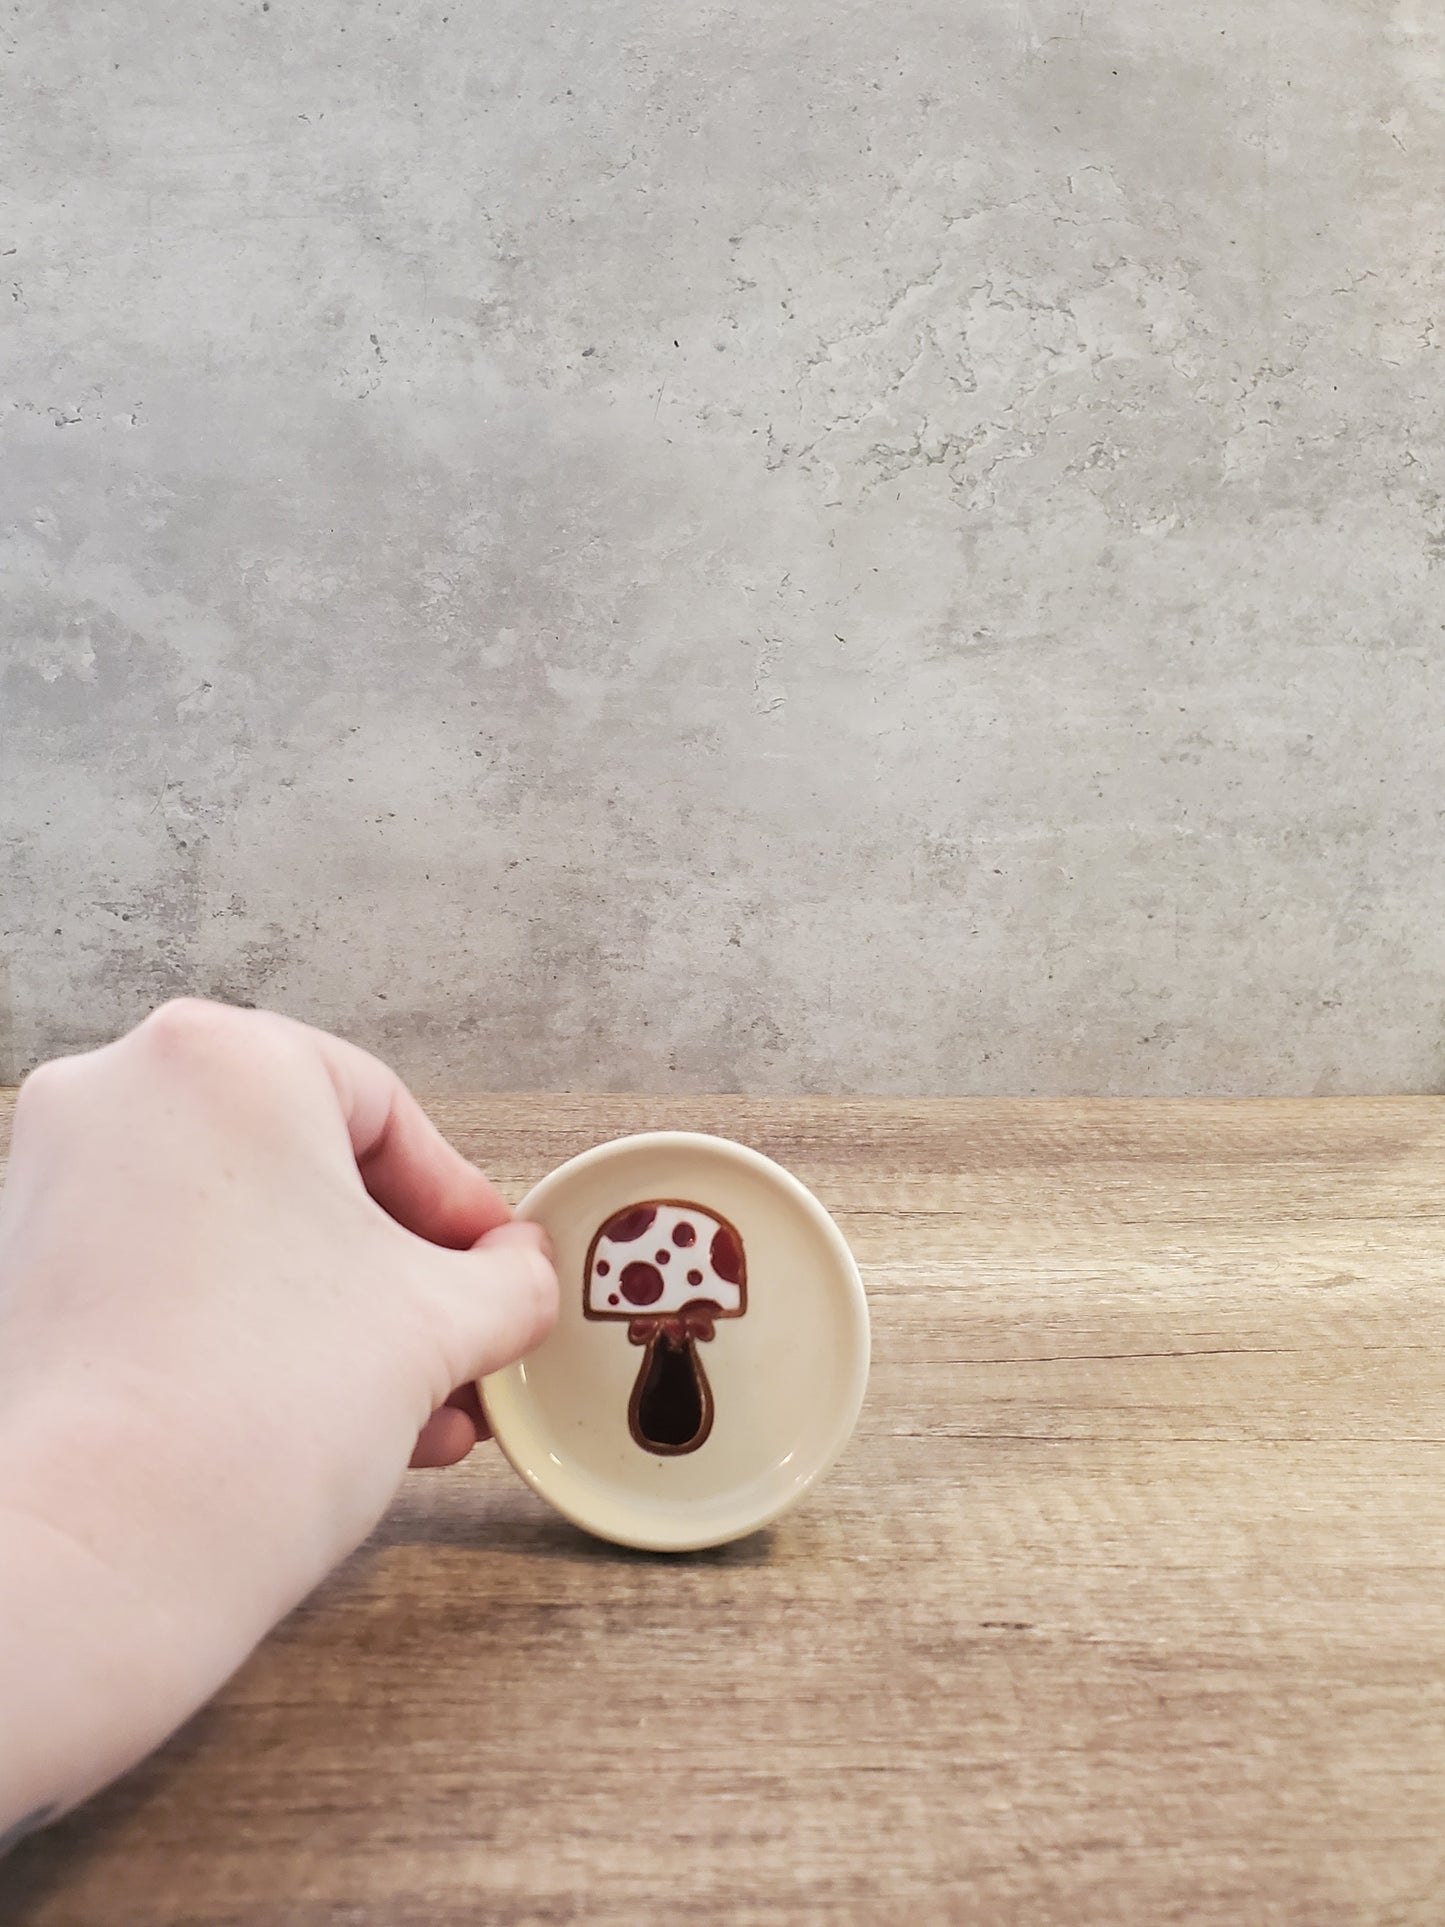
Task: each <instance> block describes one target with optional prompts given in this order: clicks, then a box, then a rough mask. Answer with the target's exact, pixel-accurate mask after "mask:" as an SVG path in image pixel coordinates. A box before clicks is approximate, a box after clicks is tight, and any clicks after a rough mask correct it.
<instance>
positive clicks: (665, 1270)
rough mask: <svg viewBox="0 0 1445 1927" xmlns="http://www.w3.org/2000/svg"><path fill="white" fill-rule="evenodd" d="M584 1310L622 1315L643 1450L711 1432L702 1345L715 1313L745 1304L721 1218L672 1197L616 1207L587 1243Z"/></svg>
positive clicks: (732, 1312)
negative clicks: (632, 1357) (636, 1356)
mask: <svg viewBox="0 0 1445 1927" xmlns="http://www.w3.org/2000/svg"><path fill="white" fill-rule="evenodd" d="M582 1289H583V1296H582V1311H583V1316H584V1317H586V1318H596V1319H613V1320H616V1321H618V1322H622V1323H625V1324H626V1326H627V1336H628V1338H629V1340H630V1341H631V1342H632V1344H634V1345H639V1346H641V1347H642V1362H641V1364H640V1365H639V1367H638V1372H637V1382H636V1383H635V1384H634V1386H633V1388H632V1397H631V1399H630V1401H629V1403H628V1407H627V1423H628V1429H629V1430H630V1431H631V1433H632V1436H633V1438H634V1439H635V1440H636V1441H637V1443H638V1444H639V1445H640V1446H641V1447H642V1449H643V1450H644V1451H645V1452H656V1453H660V1454H662V1455H664V1456H667V1457H676V1456H677V1455H678V1454H680V1453H683V1452H695V1451H696V1450H697V1449H698V1447H699V1446H700V1445H702V1444H704V1443H705V1441H706V1439H707V1436H708V1433H709V1432H710V1431H711V1430H712V1422H713V1395H712V1387H711V1386H710V1385H709V1384H708V1380H707V1373H706V1372H705V1371H704V1370H703V1364H702V1359H701V1358H700V1357H699V1355H698V1346H699V1345H705V1344H707V1343H709V1342H710V1340H711V1339H712V1336H713V1332H714V1329H715V1327H716V1324H717V1321H718V1319H720V1318H741V1317H742V1315H743V1313H744V1312H745V1311H746V1310H747V1308H748V1278H747V1260H746V1258H745V1256H744V1254H743V1241H742V1239H741V1238H740V1237H739V1236H738V1234H737V1231H736V1230H735V1229H734V1227H733V1226H732V1225H730V1224H729V1223H728V1221H727V1219H726V1218H722V1217H719V1216H718V1214H717V1212H716V1211H706V1210H704V1209H703V1207H702V1206H701V1205H697V1204H689V1203H686V1202H684V1201H681V1200H678V1199H675V1198H662V1199H656V1200H652V1201H649V1202H647V1203H642V1204H630V1205H628V1206H627V1207H626V1209H625V1210H622V1211H617V1212H614V1214H613V1215H612V1216H611V1217H610V1218H609V1219H608V1220H607V1222H606V1223H605V1224H604V1225H603V1226H602V1227H601V1229H600V1230H599V1231H597V1232H596V1233H595V1235H594V1236H593V1239H592V1243H591V1244H590V1245H589V1246H588V1249H587V1268H586V1274H585V1278H584V1282H583V1288H582Z"/></svg>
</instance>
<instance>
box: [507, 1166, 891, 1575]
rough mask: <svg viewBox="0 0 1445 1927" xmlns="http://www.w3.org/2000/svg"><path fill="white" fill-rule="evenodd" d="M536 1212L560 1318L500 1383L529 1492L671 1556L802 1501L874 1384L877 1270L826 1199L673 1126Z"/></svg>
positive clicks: (560, 1191) (566, 1181) (546, 1199)
mask: <svg viewBox="0 0 1445 1927" xmlns="http://www.w3.org/2000/svg"><path fill="white" fill-rule="evenodd" d="M519 1215H520V1216H522V1217H524V1218H532V1219H535V1220H536V1221H537V1223H539V1224H542V1225H545V1226H546V1228H547V1231H548V1233H549V1235H550V1236H551V1239H552V1244H553V1247H554V1249H555V1252H556V1259H557V1270H558V1275H559V1276H560V1278H561V1281H562V1309H561V1314H560V1316H559V1318H558V1321H557V1325H556V1329H555V1330H554V1331H553V1333H552V1334H551V1336H550V1337H549V1338H548V1339H547V1341H546V1343H545V1344H543V1345H542V1346H540V1347H539V1348H538V1350H537V1351H535V1352H534V1353H533V1354H532V1355H531V1357H530V1358H527V1359H524V1360H523V1361H522V1362H521V1363H520V1364H518V1365H514V1366H512V1367H511V1368H510V1369H509V1370H507V1371H505V1372H498V1373H496V1374H495V1375H494V1376H493V1377H491V1378H488V1379H486V1380H484V1381H483V1383H482V1386H481V1393H482V1401H483V1404H484V1405H485V1408H486V1412H487V1416H488V1419H489V1420H490V1422H491V1426H492V1430H493V1431H494V1432H495V1434H496V1436H497V1441H498V1443H499V1444H500V1445H501V1448H502V1450H503V1451H504V1452H505V1453H506V1455H507V1457H508V1458H509V1459H510V1460H511V1462H512V1464H513V1465H514V1466H515V1467H516V1468H517V1470H518V1471H519V1472H520V1473H521V1474H522V1476H523V1478H524V1479H526V1480H527V1482H528V1484H530V1485H531V1486H532V1487H533V1488H534V1490H535V1491H537V1492H538V1493H539V1494H540V1495H541V1497H542V1498H544V1499H546V1500H547V1501H548V1503H549V1504H551V1505H553V1506H555V1507H556V1509H557V1510H558V1511H559V1512H561V1513H563V1514H564V1515H565V1516H566V1517H567V1518H569V1519H571V1520H573V1521H574V1522H575V1523H576V1524H577V1525H579V1526H583V1527H585V1528H586V1529H587V1530H588V1531H590V1532H594V1533H597V1534H599V1535H600V1536H601V1537H602V1538H605V1539H612V1540H615V1541H616V1542H617V1543H619V1544H621V1545H627V1546H639V1547H644V1548H647V1549H649V1550H653V1551H672V1552H683V1551H688V1550H692V1549H695V1548H697V1547H700V1546H711V1545H720V1544H722V1543H723V1542H724V1541H725V1540H728V1539H736V1538H740V1537H741V1536H742V1535H743V1534H744V1533H748V1532H752V1531H755V1530H756V1529H757V1528H758V1527H759V1526H763V1525H767V1524H768V1523H769V1522H770V1521H771V1520H774V1519H776V1518H778V1517H779V1515H780V1514H782V1513H783V1512H785V1511H787V1509H788V1508H789V1507H790V1506H792V1505H794V1504H796V1503H797V1501H798V1500H799V1499H800V1498H802V1496H803V1494H804V1493H805V1492H806V1491H807V1490H808V1489H809V1487H810V1486H812V1485H813V1484H814V1483H815V1482H816V1481H817V1479H818V1478H819V1477H820V1476H821V1474H822V1473H823V1472H824V1471H825V1470H826V1469H827V1467H828V1466H829V1465H830V1464H831V1463H832V1462H833V1460H834V1459H835V1458H836V1457H837V1455H838V1453H839V1452H840V1451H841V1450H842V1449H843V1446H844V1445H845V1444H846V1443H847V1440H848V1435H849V1434H850V1432H851V1431H852V1429H853V1425H854V1422H855V1421H856V1419H857V1416H858V1409H859V1407H860V1405H861V1404H862V1400H863V1391H864V1387H865V1385H866V1383H867V1377H868V1310H867V1305H866V1302H865V1300H864V1296H863V1287H862V1283H861V1281H860V1280H859V1277H858V1268H857V1266H856V1265H855V1264H854V1262H853V1257H852V1254H851V1253H850V1251H849V1250H848V1247H847V1245H846V1244H845V1243H844V1241H843V1236H842V1233H841V1232H840V1231H839V1230H838V1227H837V1226H836V1225H835V1224H834V1223H833V1220H832V1219H831V1218H830V1217H829V1216H828V1214H827V1212H826V1211H825V1210H824V1209H823V1207H822V1205H820V1204H819V1203H818V1201H817V1199H816V1198H814V1197H813V1196H812V1194H811V1193H810V1192H809V1191H807V1190H806V1189H805V1188H804V1187H803V1186H802V1185H801V1184H799V1182H798V1181H797V1179H796V1178H794V1177H792V1176H791V1175H790V1174H789V1173H788V1172H787V1171H785V1170H783V1168H782V1167H781V1165H777V1164H774V1163H773V1162H772V1160H771V1159H769V1158H765V1157H763V1156H761V1155H760V1154H759V1153H758V1152H756V1151H750V1150H748V1149H746V1148H745V1147H744V1146H742V1145H739V1144H733V1143H730V1142H729V1141H728V1140H727V1139H725V1138H715V1137H703V1136H698V1135H694V1134H691V1133H687V1132H673V1131H666V1132H656V1133H651V1134H649V1135H647V1136H643V1137H630V1138H620V1139H618V1140H617V1141H615V1142H614V1143H611V1144H603V1145H599V1146H598V1147H597V1148H596V1149H595V1150H592V1151H587V1152H584V1153H583V1154H582V1156H580V1157H577V1158H573V1159H572V1160H570V1162H568V1163H567V1164H564V1165H562V1166H561V1167H560V1168H559V1169H558V1170H556V1171H554V1172H552V1174H551V1176H550V1177H546V1178H544V1179H543V1180H542V1182H541V1183H540V1184H539V1185H538V1186H537V1187H536V1189H535V1190H534V1191H532V1192H531V1194H530V1195H529V1196H528V1197H527V1198H526V1199H525V1200H524V1202H523V1204H522V1206H521V1208H520V1212H519Z"/></svg>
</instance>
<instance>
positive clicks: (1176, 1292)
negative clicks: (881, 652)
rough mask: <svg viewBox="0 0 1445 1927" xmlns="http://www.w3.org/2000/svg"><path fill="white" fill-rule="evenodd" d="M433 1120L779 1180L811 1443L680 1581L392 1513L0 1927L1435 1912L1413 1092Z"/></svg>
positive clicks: (1432, 1179) (1425, 1203)
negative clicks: (827, 1225)
mask: <svg viewBox="0 0 1445 1927" xmlns="http://www.w3.org/2000/svg"><path fill="white" fill-rule="evenodd" d="M433 1108H434V1110H435V1112H436V1114H437V1115H438V1117H439V1118H440V1120H441V1122H442V1124H443V1126H444V1128H445V1129H446V1130H448V1131H449V1132H450V1134H451V1135H452V1136H453V1137H454V1138H455V1139H456V1140H457V1141H458V1142H459V1143H460V1144H462V1145H463V1146H464V1148H465V1149H466V1150H467V1152H468V1153H469V1154H470V1155H471V1156H473V1157H474V1158H476V1159H477V1160H478V1161H479V1162H480V1163H482V1164H484V1165H485V1166H486V1167H487V1168H488V1169H489V1170H491V1171H492V1172H493V1173H494V1174H495V1175H496V1176H497V1177H498V1179H499V1180H500V1181H501V1182H502V1184H503V1186H504V1188H505V1189H506V1190H507V1191H508V1192H509V1194H513V1195H515V1194H519V1193H520V1191H521V1190H522V1189H523V1187H524V1186H525V1185H526V1184H528V1183H529V1182H530V1181H531V1180H532V1179H533V1178H535V1177H536V1176H538V1175H539V1174H540V1173H541V1172H543V1171H544V1170H546V1169H548V1168H549V1167H551V1166H552V1165H554V1164H556V1163H557V1162H559V1161H560V1160H561V1159H562V1158H563V1157H565V1156H567V1155H568V1154H570V1153H571V1152H573V1151H576V1150H578V1149H580V1148H581V1147H583V1146H584V1145H587V1144H591V1143H594V1142H596V1141H597V1140H598V1139H600V1138H604V1137H607V1136H610V1135H613V1134H615V1133H619V1132H623V1131H630V1130H635V1129H639V1128H645V1127H648V1126H693V1127H700V1128H702V1129H706V1130H718V1131H722V1132H725V1133H728V1134H730V1135H733V1136H737V1137H740V1138H743V1139H745V1140H747V1141H748V1142H750V1143H753V1144H756V1145H758V1146H759V1147H760V1148H761V1149H763V1150H766V1151H768V1152H771V1153H772V1154H773V1155H774V1156H776V1157H778V1158H780V1159H782V1161H783V1162H784V1163H786V1164H788V1165H789V1166H791V1167H792V1168H793V1169H794V1170H795V1171H797V1172H798V1173H799V1175H800V1176H801V1177H802V1178H804V1179H805V1181H806V1182H808V1183H809V1184H811V1185H812V1186H814V1187H815V1188H816V1190H817V1191H818V1193H819V1194H820V1196H821V1197H822V1198H823V1200H824V1202H825V1203H826V1204H827V1205H828V1206H829V1207H830V1208H831V1209H832V1210H833V1211H834V1212H835V1213H836V1214H837V1216H838V1218H839V1221H840V1222H841V1224H842V1226H843V1229H844V1231H845V1232H846V1234H847V1236H848V1238H849V1239H850V1241H851V1242H852V1244H853V1247H854V1249H855V1250H856V1252H857V1254H858V1257H859V1260H860V1262H861V1264H862V1267H863V1272H864V1276H865V1279H866V1281H867V1284H868V1287H869V1291H870V1294H871V1298H872V1303H873V1310H874V1317H875V1362H874V1373H873V1381H872V1386H871V1389H870V1393H869V1397H868V1402H867V1406H866V1409H865V1411H864V1415H863V1420H862V1423H861V1425H860V1427H859V1430H858V1433H857V1436H856V1438H855V1440H854V1443H853V1445H852V1447H851V1449H850V1450H849V1452H848V1454H847V1456H846V1457H845V1459H844V1460H843V1462H842V1464H841V1465H840V1466H839V1467H838V1468H837V1470H836V1471H835V1472H834V1474H833V1475H832V1477H831V1478H830V1479H829V1481H828V1482H827V1483H826V1484H825V1485H824V1486H823V1487H822V1489H821V1490H820V1491H819V1492H818V1493H817V1494H815V1495H814V1497H813V1499H812V1500H811V1502H810V1503H809V1504H808V1505H807V1506H806V1507H805V1509H803V1510H802V1511H800V1512H799V1513H796V1514H794V1515H793V1516H792V1517H791V1518H790V1519H788V1520H785V1521H784V1522H783V1523H782V1524H781V1525H779V1526H778V1527H776V1528H775V1529H774V1530H772V1531H771V1532H769V1533H766V1534H764V1535H762V1536H760V1537H758V1538H755V1539H753V1540H751V1541H748V1542H744V1543H742V1544H740V1545H736V1546H731V1547H728V1548H725V1549H723V1550H721V1551H718V1552H714V1553H711V1554H704V1555H700V1556H694V1557H689V1558H681V1559H668V1558H655V1557H647V1556H643V1555H638V1554H630V1553H624V1552H619V1551H616V1550H613V1549H611V1548H609V1547H607V1546H604V1545H599V1544H593V1543H592V1542H590V1541H589V1540H588V1539H586V1538H585V1537H584V1536H583V1535H582V1534H581V1533H579V1532H576V1531H574V1530H573V1529H572V1528H571V1527H569V1526H567V1525H565V1524H564V1523H563V1522H562V1521H561V1520H559V1519H557V1518H554V1517H552V1516H551V1515H550V1514H549V1513H548V1512H547V1511H546V1510H544V1508H543V1507H542V1506H541V1505H540V1504H539V1503H538V1502H537V1501H536V1500H534V1499H533V1498H532V1497H531V1496H530V1495H529V1494H528V1492H527V1491H526V1490H525V1489H524V1488H523V1487H522V1485H521V1484H520V1482H519V1481H518V1480H517V1479H515V1478H514V1477H513V1475H512V1474H511V1473H510V1472H509V1471H508V1469H507V1468H506V1466H505V1465H504V1464H502V1463H501V1461H500V1459H499V1457H498V1456H497V1455H495V1454H492V1453H486V1454H480V1455H478V1459H477V1462H476V1463H475V1464H474V1465H471V1466H469V1467H468V1468H467V1469H465V1470H464V1471H461V1472H454V1473H440V1474H428V1475H418V1476H415V1477H413V1478H412V1479H410V1480H409V1482H408V1484H407V1486H406V1488H405V1490H404V1492H403V1494H402V1496H401V1498H400V1500H399V1502H398V1503H397V1506H396V1508H395V1510H394V1512H393V1513H392V1515H391V1517H390V1518H389V1520H388V1521H387V1523H386V1524H385V1526H384V1527H383V1528H382V1530H381V1531H380V1532H379V1533H378V1534H377V1536H376V1538H375V1540H374V1541H373V1542H372V1543H371V1544H370V1545H369V1546H368V1547H367V1548H366V1549H365V1550H364V1551H363V1552H361V1553H360V1554H359V1555H358V1556H357V1557H356V1558H355V1559H354V1560H353V1561H352V1562H351V1563H350V1565H349V1566H347V1567H346V1568H345V1569H344V1570H343V1571H342V1572H341V1573H339V1574H338V1575H337V1576H336V1577H335V1578H334V1579H333V1580H332V1581H331V1582H330V1584H329V1585H327V1586H326V1587H325V1588H324V1589H323V1591H322V1592H321V1593H320V1594H319V1595H318V1596H317V1597H316V1598H315V1599H313V1600H312V1601H311V1602H310V1604H308V1605H307V1606H306V1607H305V1608H304V1609H303V1610H302V1611H300V1612H298V1613H297V1614H296V1615H295V1617H294V1618H293V1619H291V1620H290V1621H289V1622H288V1623H287V1624H286V1625H284V1626H283V1627H282V1628H281V1629H280V1630H279V1631H278V1632H277V1633H276V1634H275V1635H274V1637H273V1638H272V1639H271V1640H270V1641H269V1642H268V1644H267V1645H266V1646H265V1647H264V1648H263V1649H262V1650H261V1651H260V1652H259V1653H258V1654H257V1655H256V1656H255V1658H254V1659H253V1660H252V1661H251V1663H250V1664H249V1665H248V1666H247V1667H246V1668H245V1670H244V1671H243V1672H242V1673H241V1675H240V1676H239V1678H237V1679H236V1680H235V1681H234V1682H233V1684H232V1685H231V1686H230V1688H229V1689H228V1690H227V1691H226V1692H225V1693H224V1694H223V1695H222V1697H221V1699H220V1700H219V1701H218V1702H217V1703H216V1704H215V1705H214V1706H212V1707H211V1708H210V1709H209V1710H208V1711H206V1712H205V1713H203V1714H202V1715H201V1716H200V1717H199V1718H198V1719H197V1720H196V1721H195V1722H194V1723H193V1725H192V1726H191V1727H190V1728H189V1729H188V1730H187V1731H186V1732H185V1733H184V1734H182V1735H181V1736H180V1737H179V1738H178V1739H177V1740H175V1741H174V1742H173V1743H172V1745H171V1746H170V1747H168V1748H167V1749H166V1750H165V1751H164V1752H163V1753H162V1754H161V1755H160V1756H159V1757H158V1758H156V1759H155V1760H153V1761H152V1762H151V1763H150V1764H149V1765H147V1766H146V1767H144V1768H143V1769H142V1770H141V1771H140V1772H138V1773H137V1774H135V1775H134V1776H133V1777H132V1778H131V1779H130V1780H129V1781H128V1782H126V1783H125V1784H124V1785H122V1786H120V1787H118V1788H116V1789H115V1790H113V1791H112V1792H111V1793H110V1794H108V1795H106V1796H104V1797H102V1798H101V1799H100V1800H98V1801H97V1802H96V1803H95V1804H94V1805H93V1806H92V1807H90V1808H89V1809H88V1810H86V1811H84V1812H82V1813H81V1814H79V1815H77V1816H74V1817H73V1818H72V1819H71V1820H70V1821H68V1822H66V1823H64V1824H62V1825H61V1826H59V1827H57V1828H56V1829H54V1830H53V1831H51V1832H50V1833H48V1834H45V1835H41V1836H39V1837H37V1838H35V1839H33V1840H31V1841H30V1842H28V1843H27V1844H26V1845H25V1846H24V1847H22V1848H21V1849H20V1850H19V1851H18V1852H17V1853H16V1854H15V1855H14V1856H13V1857H12V1858H11V1860H10V1861H9V1862H8V1863H6V1864H5V1865H4V1867H3V1868H0V1921H3V1922H4V1923H6V1927H179V1924H180V1923H187V1927H222V1924H223V1923H224V1927H323V1923H324V1924H325V1927H343V1923H344V1924H345V1927H476V1924H477V1923H482V1922H492V1921H497V1922H578V1923H587V1924H588V1927H604V1924H606V1923H618V1927H622V1924H623V1923H625V1927H652V1923H657V1924H658V1927H662V1924H663V1923H667V1924H668V1927H671V1924H672V1923H681V1922H687V1923H709V1922H727V1923H730V1924H731V1927H738V1924H740V1923H751V1922H775V1921H786V1922H793V1921H798V1922H810V1921H818V1922H823V1921H826V1922H830V1923H833V1922H839V1921H847V1922H853V1921H857V1922H868V1923H873V1922H894V1921H897V1922H908V1923H923V1922H930V1923H931V1922H945V1921H947V1922H1018V1923H1020V1924H1021V1927H1022V1924H1023V1923H1027V1924H1028V1927H1042V1924H1044V1923H1059V1927H1092V1924H1093V1923H1098V1924H1099V1927H1106V1924H1107V1927H1119V1923H1140V1927H1145V1924H1147V1927H1160V1924H1161V1923H1164V1922H1171V1921H1178V1922H1188V1923H1191V1927H1195V1924H1198V1923H1214V1922H1218V1923H1229V1927H1240V1924H1241V1923H1250V1924H1252V1923H1259V1922H1300V1923H1308V1927H1330V1924H1331V1923H1345V1922H1349V1923H1351V1924H1352V1927H1353V1924H1354V1923H1360V1922H1369V1923H1371V1924H1372V1927H1408V1924H1410V1923H1419V1927H1427V1924H1428V1927H1436V1923H1439V1922H1440V1921H1441V1920H1445V1102H1437V1101H1434V1100H1430V1099H1410V1100H1401V1101H1357V1102H1334V1101H1327V1102H1311V1103H1296V1104H1281V1103H1268V1104H1265V1103H1256V1104H1192V1105H1190V1104H1149V1103H1129V1104H1097V1103H1036V1104H998V1103H977V1104H975V1103H928V1104H905V1103H878V1102H848V1103H834V1102H814V1101H800V1102H787V1103H762V1102H750V1101H744V1100H734V1099H726V1100H724V1099H712V1100H706V1101H690V1100H687V1101H684V1100H672V1101H666V1102H662V1101H656V1100H637V1099H625V1098H588V1099H580V1098H542V1099H521V1098H505V1099H487V1100H479V1101H476V1102H466V1103H462V1102H452V1103H439V1104H437V1105H435V1106H434V1107H433Z"/></svg>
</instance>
